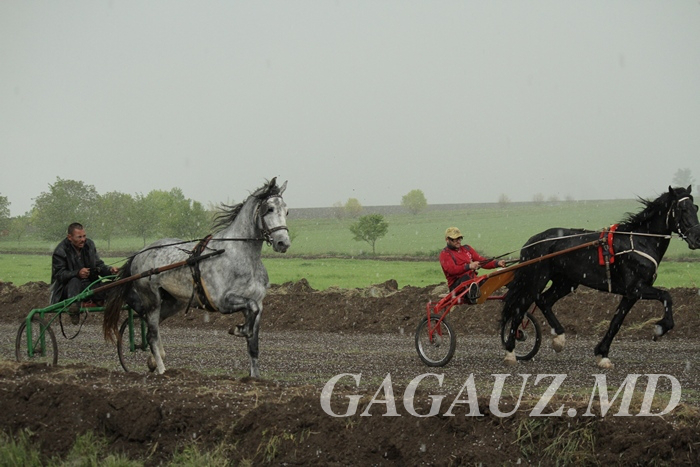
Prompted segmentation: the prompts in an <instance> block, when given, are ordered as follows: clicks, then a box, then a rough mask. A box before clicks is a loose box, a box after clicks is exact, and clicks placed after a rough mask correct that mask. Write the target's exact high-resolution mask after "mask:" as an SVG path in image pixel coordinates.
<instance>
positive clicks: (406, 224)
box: [0, 200, 700, 290]
mask: <svg viewBox="0 0 700 467" xmlns="http://www.w3.org/2000/svg"><path fill="white" fill-rule="evenodd" d="M641 207H642V206H641V204H640V203H638V202H637V201H635V200H613V201H580V202H562V203H555V204H539V205H538V204H532V203H509V204H505V205H500V204H496V203H494V204H481V205H473V206H470V205H461V206H460V207H458V208H455V209H440V210H427V211H425V212H423V213H421V214H418V215H411V214H407V213H405V212H404V211H403V210H402V209H401V208H400V207H396V209H395V213H391V214H386V215H385V216H384V217H385V220H386V221H387V222H388V224H389V231H388V233H387V235H386V236H385V237H384V238H381V239H379V240H378V241H377V254H378V255H380V256H382V257H385V258H387V257H388V258H400V257H402V256H404V257H405V256H419V257H423V258H425V259H426V261H398V260H395V259H391V260H377V259H373V258H372V257H371V255H370V254H369V253H368V251H369V252H371V247H370V245H369V244H367V243H365V242H358V241H355V240H353V236H352V234H351V233H350V230H349V226H350V224H352V223H353V222H354V221H355V220H354V219H336V218H328V217H326V218H316V219H294V218H293V217H291V218H290V220H289V227H290V235H291V236H292V248H291V249H290V250H289V252H288V253H287V255H280V254H276V253H273V252H272V250H271V249H270V248H269V247H267V246H265V247H264V250H263V253H264V254H266V258H265V260H264V261H265V264H266V266H267V268H268V271H269V273H270V280H271V281H272V282H273V283H284V282H288V281H296V280H299V279H301V278H306V279H307V280H308V281H309V283H310V284H311V286H312V287H314V288H315V289H319V290H323V289H326V288H328V287H331V286H338V287H343V288H350V287H365V286H368V285H371V284H376V283H381V282H384V281H386V280H389V279H395V280H396V281H397V282H398V283H399V286H400V287H404V286H406V285H412V286H425V285H430V284H437V283H440V282H442V281H444V276H443V275H442V272H441V270H440V266H439V264H438V263H437V255H438V253H439V251H440V250H441V249H442V248H443V247H444V239H443V236H444V232H445V228H447V227H448V226H451V225H454V226H457V227H459V228H460V229H461V230H462V233H463V234H464V236H465V241H464V243H468V244H470V245H472V246H474V247H475V248H476V249H477V250H478V251H479V252H480V253H481V254H483V255H484V256H498V255H502V254H505V253H511V254H509V255H508V256H509V257H517V255H518V250H519V248H520V247H521V246H522V245H523V244H524V243H525V242H526V241H527V239H528V238H529V237H530V236H532V235H533V234H535V233H537V232H540V231H542V230H545V229H547V228H549V227H577V228H586V229H590V230H600V229H602V228H604V227H608V226H609V225H610V224H612V223H615V222H618V221H621V220H623V219H624V217H625V215H626V213H627V212H637V211H639V210H640V209H641ZM89 234H90V232H89V231H88V235H89ZM153 240H155V239H153ZM95 242H96V244H97V247H98V250H99V251H100V253H101V255H102V256H103V259H104V260H105V262H107V263H109V264H115V265H119V264H121V263H122V262H123V260H124V255H125V254H126V253H130V252H134V251H137V250H138V249H140V248H141V247H142V246H143V240H141V239H136V238H118V239H114V240H112V242H111V244H110V248H109V249H108V248H107V244H106V242H104V241H100V240H99V239H96V240H95ZM56 243H57V242H56ZM149 243H150V240H149ZM54 246H55V243H51V242H42V241H37V240H32V241H23V242H22V243H20V244H19V245H18V244H17V243H16V242H12V241H9V240H3V241H2V242H0V250H1V251H3V252H4V254H0V280H2V281H7V282H14V283H15V284H16V285H20V284H23V283H25V282H30V281H39V280H41V281H44V282H49V279H50V267H51V266H50V263H51V259H50V256H47V255H48V254H49V253H50V252H51V251H52V250H53V248H54ZM110 251H115V252H116V251H118V252H120V253H119V254H118V255H110ZM27 252H31V253H34V254H26V253H27ZM309 256H314V257H318V256H324V258H320V259H309V258H308V257H309ZM325 256H330V258H326V257H325ZM334 256H335V257H334ZM678 259H684V260H689V261H683V262H679V261H674V260H678ZM669 260H670V261H669ZM698 272H700V253H698V252H695V251H691V250H689V249H688V247H687V245H686V244H685V243H684V242H682V241H680V240H678V239H677V238H674V239H673V240H672V241H671V246H670V247H669V250H668V252H667V254H666V257H665V261H664V262H662V263H661V265H660V268H659V275H658V279H657V282H656V285H659V286H661V287H697V283H698V282H700V281H699V280H698V279H699V278H700V276H699V275H698Z"/></svg>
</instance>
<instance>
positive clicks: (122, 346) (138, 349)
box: [117, 315, 150, 371]
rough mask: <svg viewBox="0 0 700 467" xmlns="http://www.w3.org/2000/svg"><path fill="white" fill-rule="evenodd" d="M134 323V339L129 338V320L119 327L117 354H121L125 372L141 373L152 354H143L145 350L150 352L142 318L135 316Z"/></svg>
mask: <svg viewBox="0 0 700 467" xmlns="http://www.w3.org/2000/svg"><path fill="white" fill-rule="evenodd" d="M133 323H134V326H133V336H132V337H133V338H130V337H129V336H130V331H129V318H126V319H125V320H124V322H123V323H122V325H121V326H120V327H119V339H118V340H117V353H118V354H119V363H121V364H122V368H124V371H139V369H143V368H145V367H146V361H147V360H148V356H149V355H150V352H148V353H143V351H144V350H148V342H147V341H146V335H145V332H144V326H143V325H142V321H141V318H139V317H138V316H136V315H134V321H133ZM132 343H133V347H132Z"/></svg>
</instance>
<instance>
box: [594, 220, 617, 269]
mask: <svg viewBox="0 0 700 467" xmlns="http://www.w3.org/2000/svg"><path fill="white" fill-rule="evenodd" d="M617 227H618V225H617V224H613V225H611V226H610V228H609V229H605V230H603V231H602V232H601V233H600V239H601V240H603V238H605V237H606V235H607V239H606V240H607V242H605V247H606V250H607V254H608V255H609V256H608V263H609V264H612V263H614V262H615V252H614V251H613V233H615V231H616V230H617ZM603 248H604V244H603V243H602V242H601V244H600V245H599V246H598V264H600V265H601V266H605V255H606V252H605V251H604V250H603Z"/></svg>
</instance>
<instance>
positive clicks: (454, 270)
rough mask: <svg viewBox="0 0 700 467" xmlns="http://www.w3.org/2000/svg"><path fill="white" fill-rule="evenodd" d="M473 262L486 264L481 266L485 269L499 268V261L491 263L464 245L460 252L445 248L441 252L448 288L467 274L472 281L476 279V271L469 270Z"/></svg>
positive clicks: (441, 262)
mask: <svg viewBox="0 0 700 467" xmlns="http://www.w3.org/2000/svg"><path fill="white" fill-rule="evenodd" d="M472 261H479V262H482V263H484V264H482V265H481V266H480V267H482V268H484V269H495V268H497V267H498V261H497V260H495V259H493V260H491V261H489V259H488V258H484V257H483V256H481V255H480V254H479V253H477V252H476V250H475V249H474V248H472V247H470V246H469V245H462V246H461V247H459V250H453V249H451V248H448V247H445V248H444V249H443V250H442V251H441V252H440V266H442V272H444V273H445V278H446V279H447V287H452V284H453V283H454V282H455V281H456V280H457V279H459V278H460V277H462V276H464V275H465V274H466V275H468V276H469V278H470V279H471V278H474V277H476V271H474V270H471V269H469V263H471V262H472Z"/></svg>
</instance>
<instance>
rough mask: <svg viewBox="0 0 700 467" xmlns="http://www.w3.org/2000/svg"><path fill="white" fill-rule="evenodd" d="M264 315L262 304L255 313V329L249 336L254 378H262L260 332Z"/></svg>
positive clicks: (251, 373) (251, 371)
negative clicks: (261, 318)
mask: <svg viewBox="0 0 700 467" xmlns="http://www.w3.org/2000/svg"><path fill="white" fill-rule="evenodd" d="M261 316H262V306H261V307H260V309H259V310H258V312H257V313H256V314H255V318H254V322H253V330H252V333H251V335H250V336H249V337H248V338H247V341H248V356H249V357H250V376H251V377H252V378H260V369H259V368H258V333H259V332H260V317H261Z"/></svg>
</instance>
